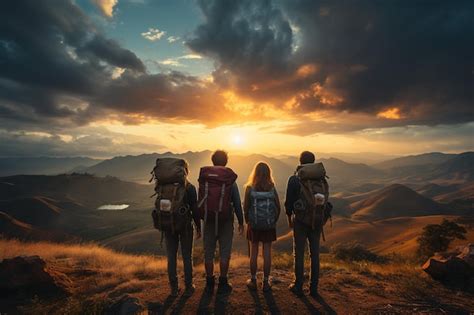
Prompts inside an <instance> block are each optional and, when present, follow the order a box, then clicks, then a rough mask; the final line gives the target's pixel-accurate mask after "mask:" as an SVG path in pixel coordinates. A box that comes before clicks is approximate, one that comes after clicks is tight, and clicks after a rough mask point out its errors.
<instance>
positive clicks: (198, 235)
mask: <svg viewBox="0 0 474 315" xmlns="http://www.w3.org/2000/svg"><path fill="white" fill-rule="evenodd" d="M201 236H202V234H201V230H197V231H196V240H198V239H200V238H201Z"/></svg>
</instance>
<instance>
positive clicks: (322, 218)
mask: <svg viewBox="0 0 474 315" xmlns="http://www.w3.org/2000/svg"><path fill="white" fill-rule="evenodd" d="M326 178H327V176H326V171H325V169H324V166H323V164H322V163H315V156H314V154H313V153H311V152H308V151H304V152H302V153H301V155H300V165H299V166H298V167H297V169H296V172H295V174H294V175H293V176H291V177H290V178H289V180H288V186H287V190H286V200H285V208H286V214H287V216H288V225H289V227H290V228H292V229H293V253H294V260H295V261H294V266H295V267H294V268H295V281H294V282H293V283H292V284H291V285H290V286H289V287H288V288H289V289H290V291H292V292H293V293H295V294H296V295H298V296H302V295H303V294H304V293H303V282H304V251H305V248H306V243H307V242H309V251H310V256H311V279H310V287H309V291H310V295H311V296H312V297H315V298H316V297H318V282H319V241H320V236H321V235H322V236H323V239H324V231H323V226H324V224H326V222H327V220H328V219H329V218H330V217H331V210H332V205H331V203H329V202H328V198H329V185H328V182H327V180H326Z"/></svg>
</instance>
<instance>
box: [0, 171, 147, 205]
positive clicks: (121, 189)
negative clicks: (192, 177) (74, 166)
mask: <svg viewBox="0 0 474 315" xmlns="http://www.w3.org/2000/svg"><path fill="white" fill-rule="evenodd" d="M0 183H2V184H1V185H2V186H0V187H4V188H5V189H1V190H0V199H3V200H8V199H13V198H22V197H34V196H44V197H48V198H51V199H55V200H58V201H68V200H69V201H74V202H76V203H79V204H82V205H83V206H85V207H87V208H90V209H96V208H97V207H99V206H100V205H103V204H108V203H128V204H131V205H134V206H138V205H141V204H143V203H147V204H149V201H150V198H149V196H150V195H151V194H152V193H153V188H152V186H151V185H141V184H137V183H130V182H125V181H121V180H119V179H117V178H114V177H111V176H108V177H96V176H92V175H87V174H69V175H66V174H63V175H56V176H47V175H17V176H8V177H1V178H0Z"/></svg>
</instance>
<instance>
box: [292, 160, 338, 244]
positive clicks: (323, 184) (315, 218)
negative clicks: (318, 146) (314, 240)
mask: <svg viewBox="0 0 474 315" xmlns="http://www.w3.org/2000/svg"><path fill="white" fill-rule="evenodd" d="M296 176H298V179H299V181H300V196H299V198H298V200H297V201H296V202H295V204H294V210H295V216H296V219H297V220H298V221H299V222H301V223H303V224H305V225H307V226H309V227H310V228H311V229H313V230H314V229H317V228H320V229H321V230H322V227H323V226H324V225H325V224H326V222H327V221H328V219H329V218H330V217H331V210H332V205H331V204H330V203H328V198H329V185H328V182H327V180H326V177H327V176H326V170H325V169H324V165H323V163H312V164H304V165H302V166H301V167H300V168H299V169H298V171H297V172H296ZM323 238H324V234H323Z"/></svg>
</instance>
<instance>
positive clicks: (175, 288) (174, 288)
mask: <svg viewBox="0 0 474 315" xmlns="http://www.w3.org/2000/svg"><path fill="white" fill-rule="evenodd" d="M179 291H180V290H179V288H178V286H177V285H176V286H174V285H173V286H171V292H170V296H172V297H177V296H178V295H179Z"/></svg>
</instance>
